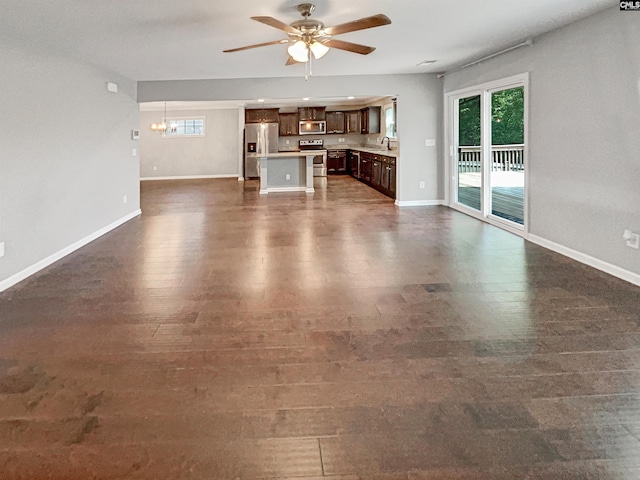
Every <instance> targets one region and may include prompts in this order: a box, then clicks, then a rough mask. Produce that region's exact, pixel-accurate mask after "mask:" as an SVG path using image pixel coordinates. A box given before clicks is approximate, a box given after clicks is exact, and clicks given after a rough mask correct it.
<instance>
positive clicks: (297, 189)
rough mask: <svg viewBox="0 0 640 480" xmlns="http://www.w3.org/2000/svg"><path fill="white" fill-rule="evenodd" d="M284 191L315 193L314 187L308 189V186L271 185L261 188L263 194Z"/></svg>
mask: <svg viewBox="0 0 640 480" xmlns="http://www.w3.org/2000/svg"><path fill="white" fill-rule="evenodd" d="M282 192H307V193H313V192H314V190H313V188H311V189H308V188H307V187H269V188H267V189H266V190H260V194H261V195H266V194H267V193H282Z"/></svg>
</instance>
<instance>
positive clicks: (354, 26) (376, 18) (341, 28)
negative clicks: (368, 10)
mask: <svg viewBox="0 0 640 480" xmlns="http://www.w3.org/2000/svg"><path fill="white" fill-rule="evenodd" d="M390 23H391V20H390V19H389V17H387V16H386V15H382V14H378V15H373V16H371V17H365V18H361V19H360V20H354V21H353V22H347V23H342V24H340V25H336V26H335V27H328V28H325V29H324V33H326V34H327V35H340V34H342V33H349V32H356V31H358V30H365V29H367V28H373V27H381V26H382V25H389V24H390Z"/></svg>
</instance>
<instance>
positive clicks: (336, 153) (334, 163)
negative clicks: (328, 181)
mask: <svg viewBox="0 0 640 480" xmlns="http://www.w3.org/2000/svg"><path fill="white" fill-rule="evenodd" d="M327 173H328V174H343V173H347V151H346V150H328V151H327Z"/></svg>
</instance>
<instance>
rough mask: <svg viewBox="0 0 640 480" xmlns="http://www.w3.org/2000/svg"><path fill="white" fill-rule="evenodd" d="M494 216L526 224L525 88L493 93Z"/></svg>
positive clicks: (492, 211)
mask: <svg viewBox="0 0 640 480" xmlns="http://www.w3.org/2000/svg"><path fill="white" fill-rule="evenodd" d="M490 170H491V174H490V178H489V185H490V186H491V199H490V200H491V215H495V216H496V217H499V218H502V219H505V220H508V221H511V222H514V223H517V224H519V225H524V87H515V88H509V89H505V90H498V91H492V92H491V169H490Z"/></svg>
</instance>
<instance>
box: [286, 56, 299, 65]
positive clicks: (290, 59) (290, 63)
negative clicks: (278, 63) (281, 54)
mask: <svg viewBox="0 0 640 480" xmlns="http://www.w3.org/2000/svg"><path fill="white" fill-rule="evenodd" d="M296 63H298V62H296V61H295V60H294V59H293V57H292V56H291V55H289V58H287V63H285V66H286V67H288V66H289V65H295V64H296Z"/></svg>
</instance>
